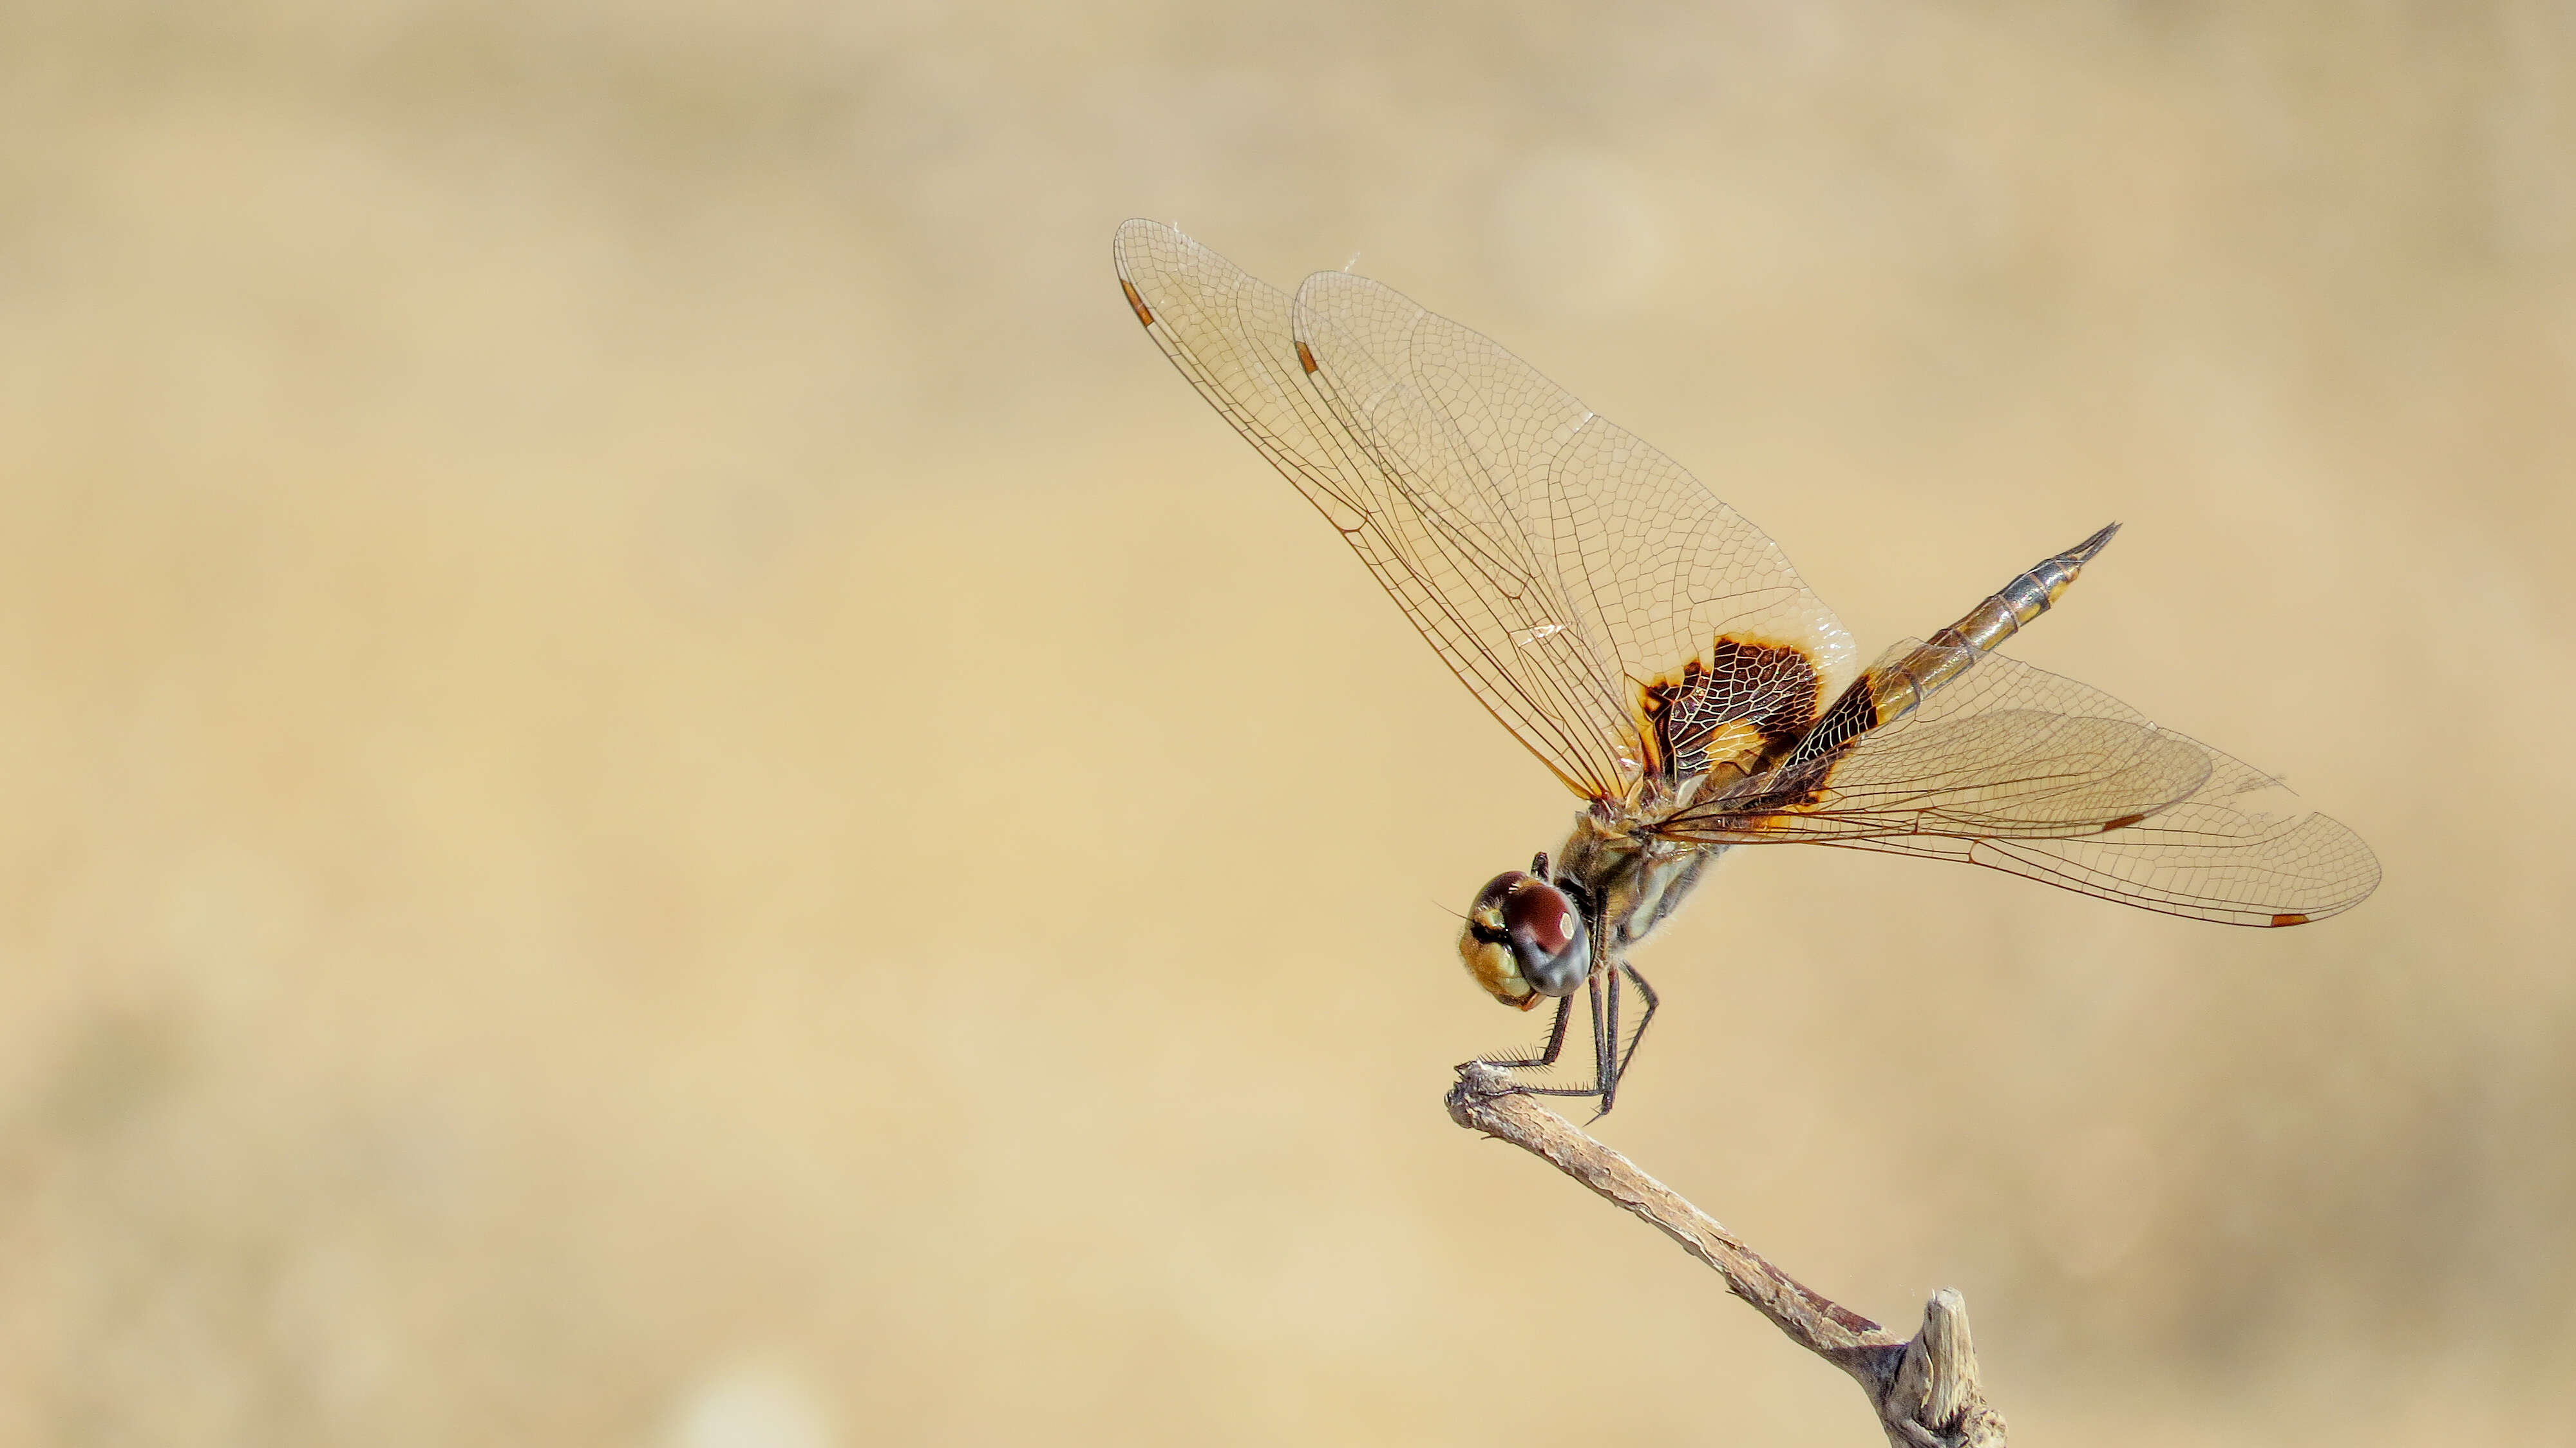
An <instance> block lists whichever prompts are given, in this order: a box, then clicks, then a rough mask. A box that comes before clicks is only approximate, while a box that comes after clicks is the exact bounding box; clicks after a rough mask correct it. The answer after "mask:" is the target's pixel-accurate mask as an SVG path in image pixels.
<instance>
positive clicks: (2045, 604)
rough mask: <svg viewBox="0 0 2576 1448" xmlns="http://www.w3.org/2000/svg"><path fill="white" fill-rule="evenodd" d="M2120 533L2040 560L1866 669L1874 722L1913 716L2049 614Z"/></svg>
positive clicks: (2103, 534) (2107, 531) (2108, 531)
mask: <svg viewBox="0 0 2576 1448" xmlns="http://www.w3.org/2000/svg"><path fill="white" fill-rule="evenodd" d="M2119 531H2120V525H2119V524H2117V523H2113V524H2111V525H2109V526H2108V527H2105V528H2103V529H2102V530H2101V531H2100V532H2098V533H2095V534H2094V535H2093V536H2092V537H2090V538H2087V539H2085V540H2084V541H2083V542H2081V543H2078V544H2076V545H2075V546H2074V547H2072V548H2069V549H2067V550H2066V551H2065V552H2063V553H2060V554H2057V555H2056V556H2055V557H2052V558H2045V559H2042V560H2041V561H2040V562H2038V563H2036V564H2034V565H2032V566H2031V567H2030V568H2029V569H2027V570H2026V571H2024V572H2023V573H2022V574H2020V575H2019V576H2018V577H2016V578H2014V579H2013V580H2012V581H2011V582H2009V583H2007V584H2005V585H2004V586H2003V587H2001V588H1999V589H1997V590H1995V591H1994V592H1993V593H1991V594H1989V595H1987V596H1986V598H1985V599H1984V600H1983V601H1982V602H1980V603H1979V604H1978V605H1977V606H1976V607H1975V608H1972V609H1969V610H1968V612H1967V615H1966V616H1965V617H1963V618H1961V619H1960V620H1959V621H1958V622H1957V623H1954V624H1952V625H1950V626H1949V627H1948V628H1945V629H1943V630H1941V631H1940V632H1939V633H1936V634H1934V635H1933V636H1932V638H1931V640H1930V641H1929V642H1927V643H1925V644H1923V645H1922V646H1921V647H1919V648H1917V649H1915V650H1914V651H1913V652H1912V653H1909V654H1907V655H1906V656H1905V657H1903V658H1901V659H1898V660H1897V661H1895V662H1894V663H1892V664H1886V665H1882V666H1880V667H1878V668H1875V669H1872V670H1870V672H1869V674H1868V675H1867V676H1866V678H1865V680H1864V682H1866V683H1867V684H1868V685H1869V689H1870V694H1871V698H1872V701H1873V702H1874V703H1875V704H1876V705H1877V714H1878V719H1877V723H1879V724H1881V725H1886V724H1893V723H1895V722H1896V721H1897V720H1899V719H1902V718H1904V717H1905V716H1906V715H1908V714H1911V713H1913V712H1914V711H1915V710H1916V709H1918V708H1920V707H1922V704H1923V701H1924V700H1926V699H1928V698H1930V697H1932V695H1933V693H1934V692H1935V691H1937V690H1939V689H1940V688H1941V686H1942V685H1944V684H1947V683H1949V682H1950V681H1951V680H1952V679H1955V678H1957V677H1958V676H1959V675H1961V674H1963V673H1966V672H1967V670H1968V667H1969V666H1970V665H1971V664H1974V663H1975V662H1976V661H1977V660H1978V659H1979V658H1981V657H1983V656H1985V655H1986V654H1988V653H1991V652H1993V651H1994V649H1995V647H1996V646H1997V645H1999V644H2001V643H2002V642H2003V641H2004V640H2005V639H2008V638H2010V637H2012V636H2013V635H2014V634H2017V633H2019V632H2021V630H2022V626H2023V625H2025V624H2027V623H2029V622H2030V621H2031V620H2032V619H2035V618H2037V617H2039V616H2040V615H2041V614H2043V613H2046V612H2048V610H2049V608H2050V606H2051V605H2053V604H2055V603H2056V602H2057V598H2058V595H2060V594H2062V593H2064V592H2065V591H2066V589H2067V586H2068V585H2069V584H2072V583H2073V582H2074V581H2075V577H2076V575H2077V574H2079V573H2081V572H2083V571H2084V565H2085V564H2087V563H2090V562H2092V561H2093V559H2094V557H2095V556H2096V555H2098V554H2099V553H2100V552H2101V551H2102V550H2103V549H2104V548H2106V547H2108V546H2109V545H2110V542H2111V535H2112V534H2114V533H2117V532H2119Z"/></svg>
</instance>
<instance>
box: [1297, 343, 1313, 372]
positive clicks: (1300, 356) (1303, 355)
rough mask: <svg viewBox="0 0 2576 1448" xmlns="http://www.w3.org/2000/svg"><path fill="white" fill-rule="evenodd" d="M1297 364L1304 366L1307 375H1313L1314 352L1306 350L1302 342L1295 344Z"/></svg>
mask: <svg viewBox="0 0 2576 1448" xmlns="http://www.w3.org/2000/svg"><path fill="white" fill-rule="evenodd" d="M1297 365H1298V366H1300V367H1303V368H1305V369H1306V372H1307V375H1308V376H1312V375H1314V371H1315V354H1314V353H1312V352H1310V351H1308V350H1306V344H1305V343H1303V342H1300V343H1298V344H1297Z"/></svg>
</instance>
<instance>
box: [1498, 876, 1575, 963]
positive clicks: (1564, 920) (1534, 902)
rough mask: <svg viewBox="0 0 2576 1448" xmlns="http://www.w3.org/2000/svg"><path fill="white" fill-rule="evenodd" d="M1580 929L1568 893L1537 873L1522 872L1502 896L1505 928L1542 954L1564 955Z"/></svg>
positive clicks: (1514, 936) (1515, 937) (1517, 938)
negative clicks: (1566, 896)
mask: <svg viewBox="0 0 2576 1448" xmlns="http://www.w3.org/2000/svg"><path fill="white" fill-rule="evenodd" d="M1581 928H1582V925H1581V922H1580V921H1579V920H1578V919H1577V918H1576V916H1575V914H1574V904H1573V902H1572V901H1570V900H1568V899H1566V898H1565V892H1564V891H1562V890H1559V889H1558V888H1556V887H1555V886H1554V885H1551V884H1549V883H1547V882H1546V881H1544V880H1541V879H1539V878H1538V877H1537V876H1535V875H1523V876H1522V877H1521V878H1520V879H1519V880H1517V881H1515V882H1514V883H1513V885H1512V888H1511V889H1510V890H1509V891H1508V892H1506V893H1505V894H1504V896H1503V929H1505V930H1507V931H1509V932H1511V934H1512V936H1513V938H1514V939H1516V940H1521V941H1525V942H1527V943H1528V944H1529V945H1531V946H1532V947H1534V948H1536V949H1537V950H1538V951H1539V953H1540V954H1542V955H1547V956H1558V955H1563V954H1564V953H1565V948H1566V947H1567V946H1569V945H1572V944H1573V943H1574V939H1575V935H1576V933H1577V932H1578V931H1579V930H1580V929H1581Z"/></svg>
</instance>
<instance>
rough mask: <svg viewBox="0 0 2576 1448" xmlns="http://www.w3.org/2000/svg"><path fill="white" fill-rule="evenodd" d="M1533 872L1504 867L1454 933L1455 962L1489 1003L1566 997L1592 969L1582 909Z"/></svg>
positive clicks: (1524, 1007) (1541, 870) (1523, 1003)
mask: <svg viewBox="0 0 2576 1448" xmlns="http://www.w3.org/2000/svg"><path fill="white" fill-rule="evenodd" d="M1546 858H1547V857H1546V856H1544V855H1542V856H1540V857H1539V860H1538V861H1536V862H1533V863H1535V864H1536V865H1537V867H1538V871H1539V873H1530V872H1527V871H1521V870H1511V871H1507V872H1505V873H1503V874H1500V875H1496V876H1495V877H1494V878H1493V880H1492V881H1491V882H1490V883H1488V884H1487V885H1486V886H1485V888H1484V889H1483V890H1481V891H1478V892H1477V895H1476V903H1475V904H1474V905H1473V906H1471V907H1470V908H1469V909H1468V911H1467V924H1466V928H1465V929H1463V930H1461V931H1460V932H1459V933H1458V957H1459V959H1461V960H1464V961H1465V962H1466V963H1467V973H1468V974H1469V975H1472V976H1474V977H1475V978H1476V984H1478V985H1480V986H1483V987H1484V988H1485V990H1486V991H1487V992H1488V993H1489V994H1491V995H1492V996H1493V998H1494V999H1496V1000H1498V1001H1501V1002H1502V1003H1503V1004H1504V1005H1507V1006H1518V1007H1519V1008H1520V1009H1522V1010H1528V1009H1529V1008H1530V1007H1532V1006H1535V1005H1537V1004H1538V1003H1539V1000H1540V998H1541V997H1543V996H1569V995H1572V994H1574V991H1575V988H1576V987H1577V986H1580V985H1582V984H1583V978H1584V977H1585V976H1586V975H1589V974H1590V973H1591V970H1592V937H1591V935H1590V933H1589V932H1588V931H1587V930H1585V928H1584V925H1583V912H1582V911H1580V910H1578V909H1576V908H1575V906H1574V902H1573V901H1572V900H1571V899H1568V898H1567V897H1566V893H1565V892H1564V891H1563V890H1560V889H1558V888H1556V886H1554V885H1552V884H1549V883H1548V881H1547V878H1546V875H1545V873H1544V872H1545V870H1546V868H1547V867H1546V865H1545V863H1544V862H1545V860H1546Z"/></svg>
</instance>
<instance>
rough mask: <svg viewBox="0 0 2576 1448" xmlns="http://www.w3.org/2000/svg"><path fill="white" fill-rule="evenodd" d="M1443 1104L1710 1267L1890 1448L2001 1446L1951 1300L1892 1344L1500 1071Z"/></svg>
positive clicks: (1953, 1295)
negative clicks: (1845, 1376)
mask: <svg viewBox="0 0 2576 1448" xmlns="http://www.w3.org/2000/svg"><path fill="white" fill-rule="evenodd" d="M1448 1105H1449V1117H1450V1119H1451V1120H1453V1121H1455V1122H1457V1123H1458V1124H1459V1125H1460V1126H1464V1127H1467V1128H1468V1129H1470V1130H1473V1131H1481V1132H1483V1133H1484V1134H1486V1135H1487V1136H1493V1137H1499V1138H1501V1139H1502V1140H1504V1141H1508V1142H1510V1143H1511V1144H1512V1145H1514V1146H1517V1147H1519V1148H1521V1149H1522V1150H1524V1151H1527V1152H1530V1153H1532V1154H1533V1155H1536V1156H1539V1157H1542V1158H1544V1159H1545V1160H1546V1161H1548V1162H1549V1163H1550V1164H1551V1165H1553V1166H1555V1168H1556V1169H1557V1170H1559V1171H1561V1172H1563V1173H1565V1174H1566V1175H1567V1176H1570V1177H1572V1178H1574V1179H1575V1180H1576V1181H1579V1182H1581V1183H1583V1184H1584V1185H1585V1186H1587V1187H1590V1188H1591V1189H1592V1190H1593V1191H1594V1192H1595V1193H1597V1194H1598V1195H1600V1196H1601V1197H1602V1198H1604V1199H1605V1200H1608V1201H1610V1202H1612V1203H1614V1204H1616V1205H1618V1206H1621V1207H1624V1208H1626V1209H1627V1210H1628V1211H1630V1212H1632V1213H1634V1214H1636V1215H1637V1216H1639V1217H1642V1218H1644V1219H1645V1220H1646V1221H1648V1222H1650V1223H1652V1224H1653V1225H1654V1227H1655V1229H1656V1230H1658V1231H1660V1232H1662V1233H1663V1234H1664V1235H1665V1236H1667V1237H1670V1238H1672V1239H1673V1240H1674V1241H1675V1242H1678V1243H1680V1244H1681V1248H1682V1250H1683V1251H1685V1252H1688V1253H1690V1254H1691V1255H1692V1256H1694V1257H1697V1258H1698V1259H1699V1260H1700V1261H1702V1262H1705V1263H1707V1264H1708V1265H1709V1266H1711V1267H1713V1268H1715V1269H1717V1273H1718V1275H1719V1276H1721V1277H1723V1278H1725V1279H1726V1287H1727V1290H1728V1291H1730V1292H1732V1293H1734V1294H1735V1295H1736V1296H1738V1297H1741V1298H1743V1299H1744V1300H1745V1301H1747V1302H1749V1303H1751V1304H1753V1306H1754V1308H1755V1310H1756V1311H1759V1312H1760V1313H1761V1314H1762V1315H1763V1316H1764V1317H1767V1318H1769V1319H1771V1323H1772V1325H1773V1326H1775V1327H1777V1328H1779V1329H1780V1330H1781V1331H1782V1332H1784V1333H1787V1334H1788V1335H1789V1340H1790V1341H1791V1342H1794V1343H1796V1344H1797V1345H1798V1346H1800V1347H1803V1348H1805V1349H1806V1350H1807V1351H1809V1352H1812V1353H1814V1354H1816V1355H1817V1356H1818V1357H1821V1358H1823V1359H1824V1360H1825V1361H1827V1362H1830V1363H1832V1364H1833V1365H1834V1366H1836V1367H1838V1368H1841V1369H1842V1370H1843V1371H1844V1372H1847V1373H1849V1374H1851V1376H1852V1380H1853V1381H1855V1382H1857V1383H1859V1384H1860V1388H1861V1391H1862V1392H1864V1393H1867V1394H1868V1395H1869V1401H1870V1406H1871V1407H1872V1408H1874V1409H1876V1410H1877V1412H1878V1421H1879V1426H1880V1427H1881V1428H1883V1429H1885V1430H1886V1433H1887V1441H1888V1442H1889V1443H1891V1444H1894V1445H1896V1448H2003V1444H2004V1420H2003V1415H2002V1414H2000V1413H1997V1412H1996V1411H1995V1410H1994V1409H1992V1408H1990V1407H1988V1406H1986V1400H1985V1395H1984V1394H1983V1393H1982V1392H1981V1391H1980V1390H1979V1389H1978V1386H1977V1355H1976V1350H1975V1349H1974V1347H1973V1346H1971V1344H1970V1343H1969V1340H1968V1308H1967V1303H1966V1302H1965V1300H1964V1299H1962V1298H1961V1297H1960V1296H1959V1294H1958V1293H1957V1292H1954V1291H1952V1290H1950V1289H1948V1288H1943V1289H1942V1290H1941V1291H1939V1292H1935V1293H1933V1294H1932V1300H1931V1301H1930V1302H1928V1303H1926V1304H1924V1307H1923V1328H1922V1330H1921V1331H1919V1332H1917V1333H1916V1334H1915V1335H1914V1336H1913V1337H1911V1338H1902V1337H1898V1336H1897V1335H1896V1334H1894V1333H1892V1332H1889V1331H1888V1330H1887V1329H1886V1328H1883V1327H1881V1326H1879V1325H1878V1324H1877V1323H1875V1322H1872V1321H1870V1320H1869V1319H1868V1318H1866V1317H1863V1316H1861V1315H1860V1314H1859V1313H1857V1312H1854V1311H1852V1310H1851V1309H1850V1308H1847V1307H1843V1306H1841V1305H1839V1304H1837V1303H1835V1302H1832V1301H1829V1300H1828V1299H1826V1298H1824V1297H1822V1296H1819V1295H1818V1294H1816V1293H1815V1292H1813V1291H1810V1290H1809V1289H1808V1288H1806V1287H1804V1286H1802V1285H1800V1284H1799V1283H1798V1282H1797V1281H1796V1280H1795V1279H1794V1278H1792V1277H1790V1276H1789V1274H1788V1273H1786V1272H1783V1271H1781V1270H1780V1269H1779V1268H1777V1267H1774V1266H1772V1265H1771V1264H1770V1263H1769V1262H1766V1261H1764V1260H1763V1259H1762V1254H1760V1253H1758V1252H1756V1251H1754V1250H1753V1249H1752V1248H1750V1247H1748V1246H1746V1245H1744V1243H1743V1242H1741V1241H1739V1240H1738V1239H1737V1238H1736V1236H1735V1235H1734V1234H1733V1233H1731V1232H1729V1231H1727V1230H1726V1229H1725V1228H1724V1227H1721V1226H1719V1225H1718V1224H1717V1219H1716V1218H1714V1217H1711V1216H1710V1215H1709V1214H1708V1213H1706V1212H1703V1211H1701V1210H1700V1209H1699V1208H1697V1207H1694V1206H1692V1205H1691V1204H1690V1203H1689V1202H1687V1201H1684V1200H1683V1199H1682V1197H1681V1195H1680V1194H1679V1193H1677V1192H1675V1191H1673V1190H1672V1188H1670V1187H1667V1186H1665V1185H1664V1184H1663V1183H1662V1182H1659V1181H1657V1180H1655V1179H1654V1178H1653V1177H1650V1176H1648V1175H1646V1174H1645V1173H1644V1172H1642V1171H1639V1170H1638V1169H1637V1167H1636V1164H1635V1163H1633V1162H1631V1161H1629V1160H1628V1159H1627V1158H1626V1157H1624V1156H1621V1155H1620V1154H1619V1153H1617V1152H1615V1151H1613V1150H1611V1149H1610V1148H1609V1147H1606V1146H1603V1145H1602V1144H1601V1143H1600V1142H1597V1141H1595V1140H1593V1139H1592V1138H1591V1137H1589V1136H1587V1135H1585V1134H1584V1133H1583V1132H1581V1131H1580V1130H1577V1129H1576V1128H1575V1126H1574V1125H1573V1123H1571V1122H1569V1121H1567V1120H1566V1119H1565V1118H1564V1117H1562V1116H1559V1115H1557V1114H1556V1113H1555V1112H1553V1111H1550V1110H1548V1109H1547V1108H1546V1107H1543V1106H1541V1105H1539V1104H1538V1101H1537V1099H1536V1098H1535V1097H1531V1096H1525V1095H1516V1094H1514V1093H1513V1091H1512V1084H1511V1078H1510V1077H1508V1076H1506V1075H1505V1074H1504V1073H1503V1072H1501V1071H1499V1070H1496V1069H1495V1068H1493V1067H1491V1066H1486V1065H1483V1064H1481V1063H1475V1062H1470V1063H1469V1064H1467V1065H1465V1066H1461V1067H1460V1068H1458V1084H1457V1085H1455V1086H1452V1087H1450V1088H1449V1101H1448Z"/></svg>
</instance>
